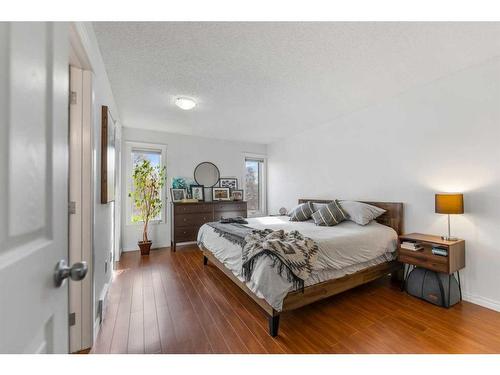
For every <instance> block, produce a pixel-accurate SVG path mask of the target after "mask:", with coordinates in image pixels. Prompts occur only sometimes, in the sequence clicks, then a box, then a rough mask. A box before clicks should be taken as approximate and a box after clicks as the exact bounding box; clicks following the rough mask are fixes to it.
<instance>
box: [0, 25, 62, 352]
mask: <svg viewBox="0 0 500 375" xmlns="http://www.w3.org/2000/svg"><path fill="white" fill-rule="evenodd" d="M0 125H1V126H0V153H1V156H0V352H1V353H23V352H24V353H35V352H38V353H43V352H48V353H52V352H55V353H66V352H67V351H68V286H67V282H65V283H64V284H63V285H62V286H61V287H56V286H55V283H54V268H55V266H56V263H57V262H58V261H59V260H61V259H64V260H67V258H68V36H67V24H63V23H0Z"/></svg>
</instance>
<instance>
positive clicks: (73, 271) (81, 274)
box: [54, 259, 89, 287]
mask: <svg viewBox="0 0 500 375" xmlns="http://www.w3.org/2000/svg"><path fill="white" fill-rule="evenodd" d="M88 270H89V267H88V266H87V262H77V263H75V264H73V265H72V266H71V267H70V266H68V265H67V264H66V261H65V260H64V259H61V260H60V261H59V262H57V264H56V268H55V270H54V283H55V285H56V287H60V286H61V285H62V284H63V282H64V280H65V279H67V278H68V277H69V278H71V280H73V281H80V280H83V279H84V278H85V276H86V275H87V271H88Z"/></svg>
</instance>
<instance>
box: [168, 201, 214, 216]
mask: <svg viewBox="0 0 500 375" xmlns="http://www.w3.org/2000/svg"><path fill="white" fill-rule="evenodd" d="M174 211H175V215H178V214H191V213H210V212H212V206H211V205H210V204H189V203H186V204H185V205H182V204H176V205H175V206H174Z"/></svg>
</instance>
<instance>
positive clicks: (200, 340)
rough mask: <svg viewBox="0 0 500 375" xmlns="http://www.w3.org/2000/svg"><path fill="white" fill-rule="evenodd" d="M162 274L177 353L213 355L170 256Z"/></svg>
mask: <svg viewBox="0 0 500 375" xmlns="http://www.w3.org/2000/svg"><path fill="white" fill-rule="evenodd" d="M162 265H163V266H164V268H163V272H161V276H162V280H163V287H164V291H165V295H166V299H167V301H168V308H169V311H170V316H171V318H172V320H173V322H174V332H175V336H176V342H177V345H178V347H177V348H175V352H176V353H212V347H211V345H210V342H209V340H208V338H207V337H206V333H205V331H204V330H203V328H202V326H201V324H200V322H199V320H198V317H197V316H196V313H195V311H194V309H193V307H192V306H191V303H190V302H189V299H188V297H187V296H186V294H185V291H184V288H183V286H182V284H181V282H180V280H179V279H178V277H177V272H176V270H175V268H174V266H173V264H172V263H171V262H170V261H169V256H167V257H165V260H164V262H162Z"/></svg>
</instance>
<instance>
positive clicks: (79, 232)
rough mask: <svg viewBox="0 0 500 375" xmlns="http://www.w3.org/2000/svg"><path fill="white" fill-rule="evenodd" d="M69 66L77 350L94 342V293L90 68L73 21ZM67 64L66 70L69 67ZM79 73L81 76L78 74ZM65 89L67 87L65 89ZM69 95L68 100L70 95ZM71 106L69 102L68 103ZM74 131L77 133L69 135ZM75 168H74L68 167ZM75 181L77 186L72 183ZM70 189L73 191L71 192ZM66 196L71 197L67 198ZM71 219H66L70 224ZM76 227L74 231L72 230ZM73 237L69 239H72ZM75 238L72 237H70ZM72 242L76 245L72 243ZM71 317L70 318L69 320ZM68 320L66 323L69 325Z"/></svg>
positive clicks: (73, 341) (72, 332) (72, 342)
mask: <svg viewBox="0 0 500 375" xmlns="http://www.w3.org/2000/svg"><path fill="white" fill-rule="evenodd" d="M68 65H69V66H72V67H74V68H77V69H75V70H73V71H74V73H76V74H78V79H76V80H75V77H71V70H70V81H73V82H75V81H76V83H77V89H78V92H77V98H76V100H77V103H78V110H77V111H74V110H73V113H76V115H77V116H78V117H79V118H78V119H77V121H76V122H75V124H76V129H73V130H72V127H71V126H69V124H70V123H71V121H72V119H71V113H72V110H71V109H70V110H69V114H70V116H69V119H68V121H69V123H68V126H69V146H68V149H69V154H70V170H69V173H68V196H69V194H70V191H72V190H71V189H75V190H76V191H77V192H78V197H77V198H79V201H77V202H76V209H77V210H79V211H80V212H79V213H78V214H79V215H80V220H81V221H80V220H79V221H80V222H79V223H78V225H76V226H73V227H72V231H68V232H69V237H68V245H69V246H68V255H69V260H70V264H72V263H74V262H78V261H86V262H87V264H88V267H89V271H88V276H87V277H86V278H85V279H84V280H83V281H82V282H80V284H77V283H73V282H70V287H69V306H68V307H69V310H68V311H69V314H70V316H71V314H72V313H74V314H75V324H74V325H70V327H69V337H68V342H69V351H70V352H78V351H81V350H85V349H89V348H91V347H92V345H93V342H94V323H93V321H94V317H93V315H94V314H93V293H94V267H93V249H94V246H93V224H94V219H93V218H94V210H93V201H94V200H93V199H94V197H93V191H94V189H93V184H94V174H93V170H92V166H93V163H92V161H93V136H94V134H93V126H92V103H93V101H92V99H93V98H92V90H93V88H92V67H91V64H90V62H89V59H88V56H87V54H86V52H85V48H84V47H83V43H82V40H81V38H80V35H79V33H78V32H77V30H76V27H75V25H74V24H73V23H71V24H70V27H69V62H68ZM69 66H68V69H69ZM80 74H81V75H80ZM68 91H69V89H68ZM69 94H70V103H71V95H72V93H71V92H69ZM70 106H71V104H70ZM73 131H76V133H77V134H72V132H73ZM71 160H73V162H71ZM72 165H73V166H77V167H76V173H73V172H75V170H72V169H71V166H72ZM75 184H78V185H79V186H77V185H75ZM75 190H73V191H75ZM70 199H73V198H71V197H70ZM70 221H71V218H69V220H68V226H70ZM75 229H76V232H75ZM72 237H73V238H72ZM74 237H76V238H74ZM75 241H76V243H77V245H76V246H75ZM71 320H72V319H71ZM71 323H72V322H70V324H71Z"/></svg>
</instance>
